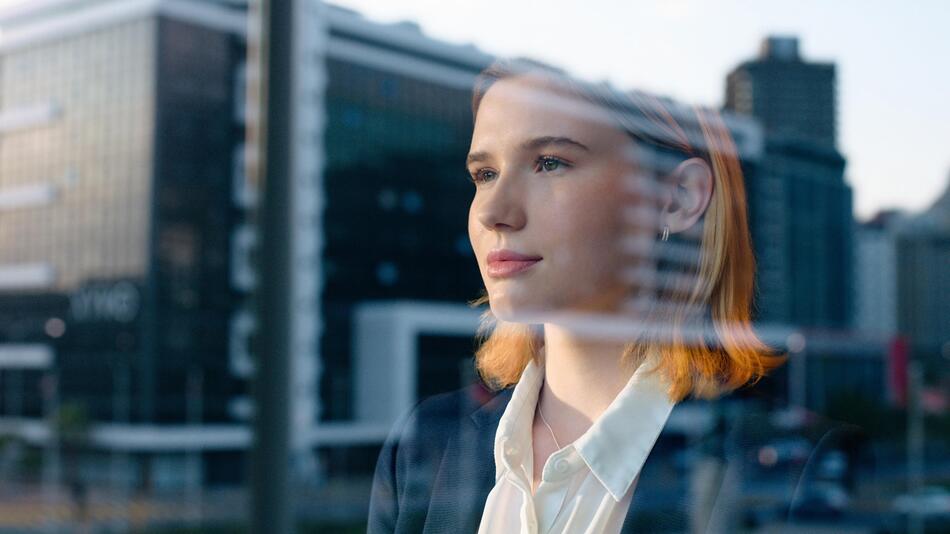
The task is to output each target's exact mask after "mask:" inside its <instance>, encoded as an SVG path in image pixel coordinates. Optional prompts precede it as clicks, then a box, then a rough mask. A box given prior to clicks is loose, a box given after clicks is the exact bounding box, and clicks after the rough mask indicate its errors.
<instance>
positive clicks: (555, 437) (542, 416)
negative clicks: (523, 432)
mask: <svg viewBox="0 0 950 534" xmlns="http://www.w3.org/2000/svg"><path fill="white" fill-rule="evenodd" d="M538 415H540V416H541V422H542V423H544V426H546V427H548V432H550V433H551V439H553V440H554V444H555V445H557V450H561V444H560V443H558V442H557V436H555V435H554V431H553V430H551V425H549V424H548V421H547V419H545V418H544V412H542V411H541V399H538Z"/></svg>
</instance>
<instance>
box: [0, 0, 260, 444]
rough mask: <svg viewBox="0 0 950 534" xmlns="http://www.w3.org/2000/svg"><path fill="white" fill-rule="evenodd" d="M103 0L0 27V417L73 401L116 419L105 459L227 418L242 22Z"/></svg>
mask: <svg viewBox="0 0 950 534" xmlns="http://www.w3.org/2000/svg"><path fill="white" fill-rule="evenodd" d="M120 4H122V3H121V2H119V3H116V2H112V3H110V2H99V3H98V4H89V5H85V6H77V5H75V3H70V2H59V3H56V2H51V3H46V4H44V5H36V6H26V7H25V8H23V9H21V10H20V11H17V10H13V11H12V12H8V13H7V14H6V15H5V17H4V18H3V19H2V20H0V27H2V28H3V30H4V34H3V40H2V41H0V310H2V311H0V315H2V317H3V319H4V320H3V321H2V324H0V388H2V390H3V392H2V394H0V399H5V401H3V402H0V419H2V420H3V421H4V423H3V425H4V427H5V428H8V429H11V430H13V431H17V429H20V430H21V431H25V430H24V429H25V428H28V427H29V425H30V423H31V422H38V421H41V420H42V418H44V417H48V416H49V415H50V413H52V412H53V411H55V410H56V409H57V408H59V407H61V406H64V405H67V404H69V405H71V406H79V407H80V409H81V410H83V412H84V413H85V414H86V416H88V418H89V420H90V421H92V422H93V423H104V422H108V423H112V424H121V425H124V426H122V431H120V432H115V433H113V434H112V437H111V438H102V439H100V440H99V441H100V442H101V443H102V444H103V446H104V447H105V448H107V449H108V448H111V447H118V448H125V449H128V448H129V445H128V443H131V442H135V440H136V439H141V436H140V435H141V434H142V432H143V431H144V429H145V428H147V427H148V425H184V424H197V423H228V422H234V421H235V417H234V414H233V413H232V410H230V409H229V407H230V405H231V402H232V400H233V399H234V398H235V397H236V396H239V395H241V394H242V393H244V392H245V390H246V389H247V385H246V378H245V377H241V376H236V375H235V373H233V372H231V370H230V368H229V357H228V354H229V335H230V334H229V324H230V318H231V314H232V312H233V309H234V308H235V306H236V303H237V302H238V301H239V297H240V293H239V290H238V289H236V288H235V287H234V284H232V277H231V271H232V263H233V262H232V253H231V252H232V248H233V247H232V230H233V228H234V226H235V225H236V222H237V221H238V220H239V219H240V218H241V210H242V208H241V206H240V205H239V204H236V203H235V201H234V191H235V182H236V180H235V159H236V156H235V154H236V152H237V151H238V150H239V147H240V145H241V142H242V141H243V136H244V127H243V123H242V120H243V119H242V117H241V116H240V114H238V113H236V112H235V110H236V109H238V108H239V107H241V106H243V100H242V99H243V94H242V91H241V84H242V83H243V80H242V79H241V76H240V73H241V68H240V67H241V65H243V62H244V54H245V51H244V39H243V35H242V33H243V31H244V24H245V17H244V15H243V14H242V13H240V12H232V11H230V10H227V9H224V8H221V7H217V6H211V5H207V4H205V5H202V4H195V3H191V4H188V3H186V4H177V5H171V4H168V3H154V4H146V3H140V4H135V5H132V4H122V5H120ZM236 99H237V100H239V101H240V103H241V106H236V104H235V100H236ZM24 425H26V426H24ZM123 444H125V445H123ZM145 448H146V449H149V448H151V449H154V447H145ZM132 450H133V451H134V450H135V446H132Z"/></svg>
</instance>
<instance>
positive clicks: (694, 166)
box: [660, 158, 713, 234]
mask: <svg viewBox="0 0 950 534" xmlns="http://www.w3.org/2000/svg"><path fill="white" fill-rule="evenodd" d="M667 183H668V184H669V189H668V190H667V193H666V194H665V195H663V200H662V205H661V206H660V228H663V227H664V226H669V228H670V233H671V234H675V233H678V232H683V231H685V230H688V229H689V228H691V227H692V226H693V225H695V224H696V222H697V221H698V220H699V219H700V218H701V217H702V216H703V214H704V213H706V208H707V207H709V201H710V199H712V190H713V178H712V169H710V168H709V164H708V163H706V161H705V160H703V159H702V158H690V159H688V160H685V161H683V162H681V163H680V164H679V165H677V166H676V168H675V169H674V170H673V172H672V173H670V175H669V177H668V181H667Z"/></svg>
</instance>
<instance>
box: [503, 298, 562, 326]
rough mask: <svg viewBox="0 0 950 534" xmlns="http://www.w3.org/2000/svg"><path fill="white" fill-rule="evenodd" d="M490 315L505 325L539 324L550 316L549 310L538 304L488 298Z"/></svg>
mask: <svg viewBox="0 0 950 534" xmlns="http://www.w3.org/2000/svg"><path fill="white" fill-rule="evenodd" d="M489 306H490V307H491V313H492V315H493V316H494V317H495V319H498V320H499V321H504V322H506V323H525V324H540V323H543V322H544V318H545V317H547V316H549V315H550V310H548V309H547V308H545V307H543V306H541V305H539V304H538V303H527V302H512V300H511V299H508V298H489Z"/></svg>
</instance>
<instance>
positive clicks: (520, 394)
mask: <svg viewBox="0 0 950 534" xmlns="http://www.w3.org/2000/svg"><path fill="white" fill-rule="evenodd" d="M543 379H544V368H543V367H540V366H538V365H537V364H536V363H535V361H534V359H533V358H532V359H531V360H529V361H528V365H527V366H525V369H524V371H522V373H521V378H520V379H519V380H518V383H517V384H515V387H514V391H513V392H512V394H511V400H509V401H508V406H506V407H505V411H504V413H503V414H502V416H501V419H500V420H499V421H498V430H497V432H496V433H495V480H496V481H497V480H498V479H500V478H501V476H502V475H503V474H504V472H505V471H506V470H509V471H511V470H514V469H515V468H516V467H517V466H520V465H523V458H524V455H525V454H526V453H527V452H528V450H527V449H528V447H530V446H531V426H532V424H533V422H534V409H535V407H536V406H537V404H538V394H539V393H540V392H541V382H542V381H543Z"/></svg>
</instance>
